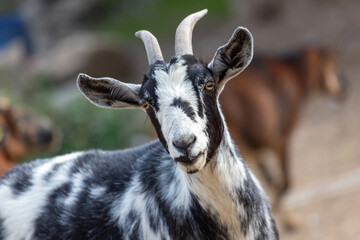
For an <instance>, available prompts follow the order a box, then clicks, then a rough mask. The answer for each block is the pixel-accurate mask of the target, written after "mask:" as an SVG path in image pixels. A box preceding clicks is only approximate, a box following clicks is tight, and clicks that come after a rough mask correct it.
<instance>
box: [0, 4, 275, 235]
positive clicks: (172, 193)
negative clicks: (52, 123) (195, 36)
mask: <svg viewBox="0 0 360 240" xmlns="http://www.w3.org/2000/svg"><path fill="white" fill-rule="evenodd" d="M206 13H207V10H206V9H205V10H202V11H199V12H197V13H194V14H191V15H189V16H188V17H186V18H185V19H184V20H183V21H182V22H181V23H180V25H179V26H178V28H177V31H176V36H175V56H174V57H172V58H171V60H170V61H169V63H165V61H164V59H163V57H162V53H161V50H160V46H159V44H158V42H157V40H156V38H155V37H154V36H153V35H152V34H151V33H150V32H148V31H146V30H142V31H139V32H137V33H136V34H135V35H136V36H137V37H138V38H140V39H141V40H142V41H143V42H144V45H145V49H146V52H147V58H148V61H149V65H150V66H149V69H148V71H147V73H146V74H145V76H144V80H143V82H142V84H127V83H123V82H121V81H118V80H115V79H112V78H108V77H103V78H93V77H90V76H88V75H86V74H80V75H79V76H78V79H77V84H78V87H79V89H80V91H81V92H82V93H83V94H84V95H85V96H86V98H88V100H90V102H92V103H94V104H95V105H97V106H100V107H105V108H116V109H123V108H137V109H142V110H145V111H146V113H147V114H148V116H149V117H150V119H151V121H152V123H153V125H154V127H155V129H156V131H157V134H158V136H159V140H155V141H153V142H150V143H148V144H146V145H143V146H140V147H136V148H132V149H127V150H120V151H100V150H91V151H85V152H77V153H72V154H69V155H64V156H60V157H55V158H52V159H46V160H38V161H35V162H32V163H29V164H26V165H22V166H19V167H16V168H14V169H13V170H12V171H10V172H9V173H7V174H6V175H5V176H4V178H3V179H2V180H1V182H0V200H1V203H2V204H1V206H0V223H1V225H0V226H1V227H0V229H1V230H0V232H1V235H2V237H0V239H41V240H46V239H77V240H79V239H278V232H277V229H276V225H275V222H274V220H273V217H272V213H271V209H270V205H269V202H268V200H267V197H266V195H265V193H264V191H263V189H262V187H261V186H260V184H259V182H258V181H257V180H256V179H255V177H254V176H253V175H252V173H251V172H250V171H249V169H248V168H247V166H246V164H245V163H244V162H243V160H242V158H241V157H240V155H239V153H238V150H237V148H236V146H235V145H234V144H233V142H232V140H231V138H230V135H229V132H228V130H227V127H226V124H225V121H224V118H223V116H222V113H221V110H220V107H219V104H218V100H217V99H218V96H219V94H220V93H221V91H222V89H223V87H224V85H225V83H226V82H227V81H228V80H229V79H230V78H232V77H234V76H235V75H237V74H239V73H240V72H241V71H242V70H243V69H244V68H246V66H247V65H248V64H249V63H250V61H251V59H252V55H253V40H252V36H251V34H250V32H249V31H248V30H247V29H246V28H243V27H238V28H237V29H236V30H235V32H234V33H233V35H232V36H231V38H230V40H229V42H228V43H227V44H225V45H224V46H222V47H220V48H219V49H218V50H217V51H216V53H215V56H214V59H213V60H212V61H211V63H210V64H209V65H206V64H205V63H203V62H202V61H201V60H199V59H198V58H196V57H195V56H193V52H192V46H191V36H192V30H193V28H194V25H195V23H196V22H197V21H198V20H199V19H200V18H202V17H203V16H204V15H205V14H206Z"/></svg>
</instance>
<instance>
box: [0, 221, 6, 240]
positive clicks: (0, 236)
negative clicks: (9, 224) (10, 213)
mask: <svg viewBox="0 0 360 240" xmlns="http://www.w3.org/2000/svg"><path fill="white" fill-rule="evenodd" d="M3 222H4V220H2V219H1V218H0V240H2V239H4V238H5V237H4V232H5V229H4V224H3Z"/></svg>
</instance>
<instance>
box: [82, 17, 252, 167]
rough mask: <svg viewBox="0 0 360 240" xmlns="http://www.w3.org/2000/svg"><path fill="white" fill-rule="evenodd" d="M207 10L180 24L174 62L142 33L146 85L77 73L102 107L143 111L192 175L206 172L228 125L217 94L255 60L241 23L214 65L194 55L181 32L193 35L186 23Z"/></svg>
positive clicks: (214, 61) (151, 37)
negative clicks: (148, 65)
mask: <svg viewBox="0 0 360 240" xmlns="http://www.w3.org/2000/svg"><path fill="white" fill-rule="evenodd" d="M205 13H206V11H200V12H198V13H195V14H192V15H190V16H189V17H187V18H185V19H184V21H183V22H182V23H181V24H180V26H179V27H178V30H177V37H176V38H179V39H180V41H178V42H176V44H175V46H176V47H175V52H176V55H175V56H174V57H173V58H172V59H171V60H170V62H169V63H166V62H165V61H164V60H163V58H162V54H161V51H160V47H159V46H158V43H157V41H156V39H155V37H154V36H153V35H151V34H150V33H149V32H147V31H140V32H138V33H137V36H138V37H140V38H141V39H142V40H143V41H144V43H145V47H146V50H147V53H148V59H149V64H150V67H149V70H148V72H147V74H146V75H145V77H144V81H143V83H142V84H141V85H136V84H125V83H122V82H120V81H118V80H115V79H111V78H92V77H90V76H87V75H85V74H80V75H79V77H78V86H79V88H80V90H81V91H82V92H83V93H84V95H85V96H86V97H87V98H88V99H89V100H90V101H91V102H93V103H94V104H96V105H98V106H101V107H107V108H142V109H144V110H145V111H146V112H147V114H148V115H149V117H150V119H151V121H152V123H153V125H154V126H155V129H156V131H157V134H158V136H159V139H160V141H161V142H162V144H163V145H164V147H165V148H166V150H167V151H168V152H169V154H170V156H171V157H172V158H173V159H174V161H175V162H176V163H177V164H178V166H179V167H180V168H181V169H183V170H184V171H185V172H188V173H193V172H197V171H199V170H201V169H202V168H203V167H204V166H205V165H206V163H207V162H208V161H209V160H210V159H211V158H212V156H213V155H214V153H215V151H216V149H217V147H218V146H219V144H220V142H221V139H222V135H223V129H224V125H223V124H224V123H223V121H222V116H221V113H220V109H219V107H218V96H219V94H220V92H221V91H222V89H223V87H224V85H225V83H226V82H227V81H228V80H229V79H230V78H232V77H234V76H236V75H237V74H238V73H240V72H241V71H242V70H243V69H244V68H245V67H246V66H247V65H248V64H249V63H250V61H251V58H252V37H251V35H250V33H249V31H248V30H247V29H245V28H241V27H239V28H237V29H236V30H235V32H234V34H233V35H232V37H231V38H230V40H229V42H228V43H227V44H225V45H224V46H222V47H220V48H219V49H218V50H217V52H216V53H215V56H214V59H213V60H212V61H211V63H210V64H209V65H206V64H204V63H203V62H202V61H201V60H199V59H198V58H196V57H195V56H193V55H192V49H191V47H190V48H189V47H187V46H186V42H191V41H189V39H188V36H185V37H184V36H181V37H178V34H182V32H185V33H183V34H185V35H186V32H187V33H188V30H189V29H185V30H184V29H183V28H184V26H183V25H184V22H185V25H186V23H188V22H189V21H190V22H193V19H192V18H198V19H199V18H200V17H201V16H203V15H204V14H205ZM189 18H190V20H189ZM186 27H188V26H185V28H186ZM192 27H193V26H192ZM179 29H180V30H179ZM191 30H192V29H191ZM188 35H189V34H188ZM190 35H191V34H190ZM184 38H185V43H184V42H182V41H183V39H184ZM186 39H187V40H186ZM190 40H191V39H190ZM184 45H185V46H184Z"/></svg>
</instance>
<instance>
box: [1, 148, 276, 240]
mask: <svg viewBox="0 0 360 240" xmlns="http://www.w3.org/2000/svg"><path fill="white" fill-rule="evenodd" d="M228 149H229V148H228ZM234 151H235V152H236V150H233V149H231V148H230V149H229V153H231V154H228V155H227V156H229V157H230V155H233V157H231V159H224V157H225V156H226V155H223V154H222V155H223V156H222V157H220V156H218V157H217V158H218V159H219V162H217V163H215V162H214V163H211V162H210V163H209V165H208V166H207V167H206V169H207V170H206V171H204V172H201V174H202V175H206V174H212V175H218V177H217V178H214V179H213V182H208V183H206V184H204V183H203V182H202V175H201V174H192V175H187V174H186V173H184V172H182V171H181V170H180V169H179V168H178V167H176V164H175V163H174V161H173V160H172V159H171V157H170V156H169V155H168V153H167V152H166V151H165V149H164V147H163V146H162V145H161V143H160V142H159V141H155V142H152V143H150V144H147V145H145V146H142V147H138V148H135V149H130V150H125V151H106V152H105V151H95V150H93V151H88V152H80V153H73V154H69V155H64V156H60V157H56V158H53V159H48V160H38V161H35V162H32V163H28V164H25V165H21V166H18V167H16V168H14V169H13V170H11V171H10V172H9V173H7V174H6V175H5V176H4V178H3V179H1V181H0V199H1V202H2V204H1V206H0V239H2V240H6V239H11V240H13V239H39V240H40V239H41V240H46V239H239V238H241V237H243V238H244V239H272V238H273V237H274V236H275V232H276V229H275V225H274V223H273V220H272V217H271V215H270V210H269V207H268V205H267V203H266V198H265V197H264V195H263V192H262V190H261V188H260V187H259V186H258V185H257V183H256V182H255V181H254V179H253V178H252V176H251V174H250V173H249V172H248V171H247V168H246V166H245V165H244V164H243V162H242V160H241V158H239V157H237V154H236V153H235V152H234ZM234 156H235V158H234ZM145 160H146V162H145ZM222 173H223V174H222ZM232 173H236V174H234V176H236V178H237V179H235V180H238V182H234V179H230V178H231V177H232V175H231V174H232ZM224 174H225V175H224ZM226 182H227V183H229V184H230V185H227V184H226ZM219 193H220V194H219ZM221 193H224V194H225V195H223V194H221ZM216 196H217V197H218V199H216V198H214V197H216ZM218 200H219V201H218ZM222 204H224V205H222ZM249 204H251V205H252V208H251V209H252V210H250V208H249V210H250V211H249V210H246V209H247V208H248V205H249ZM244 212H245V214H244ZM259 225H262V226H263V227H262V228H260V231H259V230H254V229H257V228H258V227H257V226H259ZM272 228H273V229H272ZM261 229H262V230H261ZM269 233H271V234H273V235H268V234H269ZM239 234H241V235H239Z"/></svg>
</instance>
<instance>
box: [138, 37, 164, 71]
mask: <svg viewBox="0 0 360 240" xmlns="http://www.w3.org/2000/svg"><path fill="white" fill-rule="evenodd" d="M135 36H136V37H137V38H140V39H141V40H142V41H143V43H144V45H145V50H146V53H147V58H148V61H149V65H151V64H153V63H154V62H155V61H157V60H160V61H164V58H163V55H162V53H161V49H160V45H159V43H158V41H157V39H156V37H154V35H152V34H151V33H150V32H149V31H146V30H141V31H138V32H136V33H135Z"/></svg>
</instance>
